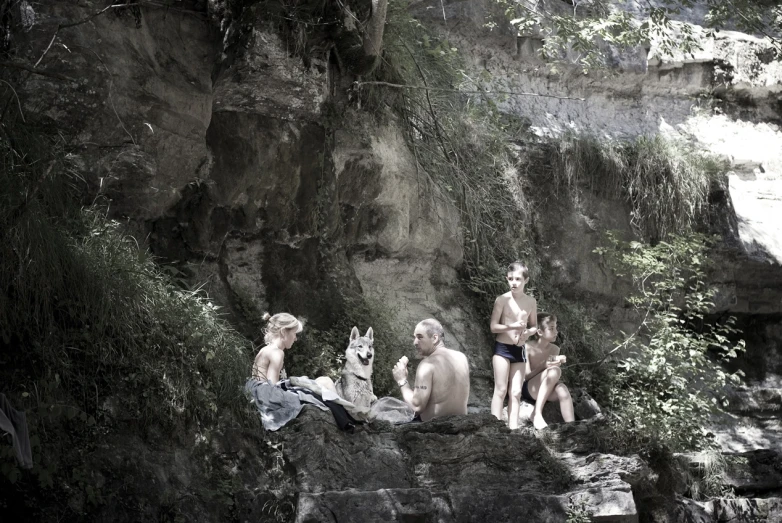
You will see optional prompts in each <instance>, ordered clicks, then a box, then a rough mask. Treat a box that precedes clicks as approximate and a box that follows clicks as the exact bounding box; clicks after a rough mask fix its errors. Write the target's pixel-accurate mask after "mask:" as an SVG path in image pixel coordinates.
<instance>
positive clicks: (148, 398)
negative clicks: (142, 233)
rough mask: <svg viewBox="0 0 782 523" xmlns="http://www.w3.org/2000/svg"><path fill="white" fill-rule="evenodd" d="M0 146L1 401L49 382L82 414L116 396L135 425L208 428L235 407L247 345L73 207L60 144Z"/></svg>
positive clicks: (113, 230) (22, 136)
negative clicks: (6, 393)
mask: <svg viewBox="0 0 782 523" xmlns="http://www.w3.org/2000/svg"><path fill="white" fill-rule="evenodd" d="M9 129H10V131H11V132H9V134H7V135H4V136H2V137H0V162H2V163H0V166H2V169H1V170H0V204H2V205H0V208H2V211H0V231H2V233H1V234H2V241H0V346H2V348H3V352H4V353H5V355H6V356H5V357H7V358H8V359H9V360H10V362H11V363H12V364H13V365H12V367H11V368H16V369H18V370H17V372H15V373H14V375H13V376H6V379H5V380H4V385H5V388H6V390H10V389H14V390H24V389H27V390H32V388H33V387H35V386H36V383H37V382H39V381H41V380H48V379H52V378H53V377H54V375H55V374H56V378H57V380H58V382H59V383H62V387H61V389H62V391H63V392H64V393H65V394H66V395H67V396H68V397H69V399H70V400H71V401H73V402H75V403H77V404H78V405H79V408H81V409H83V410H86V411H90V412H92V411H95V410H96V408H97V407H98V405H97V403H98V401H99V400H100V399H105V398H107V397H116V398H117V399H119V400H120V403H121V404H124V405H125V406H126V407H127V410H128V411H129V412H132V413H133V414H134V415H135V416H138V417H140V418H141V419H144V420H149V421H158V422H171V421H174V420H176V419H199V420H206V419H211V418H214V417H215V416H216V415H217V413H218V412H219V411H221V410H223V409H226V408H231V409H234V408H238V407H239V405H240V398H241V397H242V396H241V392H240V387H241V385H242V383H243V379H244V377H245V376H246V375H247V374H248V373H249V362H250V360H251V357H252V352H251V350H250V348H249V346H250V343H249V342H248V341H247V340H246V339H244V338H243V337H242V336H240V335H239V334H237V333H236V332H235V331H234V330H233V329H232V328H230V327H229V326H228V325H227V324H226V323H225V322H224V321H223V320H222V319H221V318H220V317H219V314H218V313H217V307H214V306H213V305H212V304H211V303H210V302H209V301H208V299H207V297H205V296H204V295H202V294H200V293H198V292H191V291H187V290H183V289H180V288H177V287H176V286H175V285H173V284H172V283H171V282H170V281H169V279H168V278H167V276H165V275H164V273H163V272H162V271H161V270H160V269H159V268H158V266H157V265H156V264H155V262H154V260H152V258H151V257H150V256H149V255H148V254H147V252H146V251H145V250H144V249H142V248H140V247H139V245H138V244H137V243H136V242H135V240H134V239H133V238H132V237H131V236H129V235H127V234H125V233H124V232H123V229H122V227H121V225H120V224H119V223H117V222H116V221H112V220H110V219H108V218H107V216H106V214H105V212H104V211H103V210H102V209H101V208H100V206H98V205H88V206H83V205H82V203H83V202H82V201H81V197H82V196H83V194H84V191H83V188H84V184H83V182H82V181H81V180H80V179H79V177H78V175H77V174H76V172H75V170H74V169H73V168H72V167H71V166H70V164H69V162H68V160H67V158H68V156H67V144H66V143H65V142H64V141H63V139H62V138H61V137H60V136H59V135H57V134H52V133H49V132H47V131H46V130H45V129H36V128H32V127H30V126H26V125H21V124H20V125H16V126H14V127H13V128H9Z"/></svg>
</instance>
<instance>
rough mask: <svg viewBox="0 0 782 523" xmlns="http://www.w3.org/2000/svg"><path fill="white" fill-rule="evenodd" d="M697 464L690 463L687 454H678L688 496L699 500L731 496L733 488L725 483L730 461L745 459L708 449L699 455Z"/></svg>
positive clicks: (744, 459)
mask: <svg viewBox="0 0 782 523" xmlns="http://www.w3.org/2000/svg"><path fill="white" fill-rule="evenodd" d="M698 458H699V459H698V460H697V462H696V464H693V463H690V462H689V460H688V459H687V457H686V456H678V457H677V460H678V462H679V467H680V470H682V472H683V475H684V481H685V483H686V485H687V496H688V497H690V498H692V499H694V500H698V501H703V500H707V499H709V498H711V497H720V498H730V497H733V496H734V493H733V489H732V488H730V487H727V486H726V485H725V483H726V481H725V476H726V472H727V469H728V467H729V465H730V463H729V460H730V461H735V460H743V461H745V462H746V459H747V458H744V457H736V456H731V457H726V456H725V455H724V454H723V453H722V451H721V450H719V449H706V450H705V451H703V452H701V453H700V455H699V456H698Z"/></svg>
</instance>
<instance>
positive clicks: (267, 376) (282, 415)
mask: <svg viewBox="0 0 782 523" xmlns="http://www.w3.org/2000/svg"><path fill="white" fill-rule="evenodd" d="M264 320H266V328H265V329H264V341H265V342H266V345H265V346H264V347H263V348H262V349H261V350H260V351H258V354H257V355H256V356H255V361H254V362H253V368H252V377H251V378H250V379H249V380H248V381H247V384H246V385H245V390H246V391H247V394H248V395H249V397H250V400H251V401H252V403H254V404H255V406H256V408H257V409H258V412H260V414H261V422H262V423H263V426H264V428H265V429H266V430H277V429H279V428H280V427H282V426H284V425H285V424H286V423H288V422H289V421H290V420H292V419H293V418H295V417H296V416H298V414H299V412H300V411H301V409H302V407H303V405H302V402H301V401H300V400H299V396H298V395H297V394H295V393H293V392H290V391H288V390H284V389H283V387H281V386H280V375H281V374H283V373H284V371H283V370H282V368H283V362H284V361H285V351H286V350H289V349H290V348H291V347H292V346H293V344H294V343H295V342H296V335H297V334H298V333H300V332H301V331H302V330H303V328H304V325H303V323H302V321H301V320H299V319H298V318H296V317H295V316H292V315H290V314H288V313H286V312H281V313H279V314H275V315H274V316H270V315H269V314H268V313H266V314H264Z"/></svg>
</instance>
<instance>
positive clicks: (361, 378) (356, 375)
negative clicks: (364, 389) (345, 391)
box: [351, 372, 367, 381]
mask: <svg viewBox="0 0 782 523" xmlns="http://www.w3.org/2000/svg"><path fill="white" fill-rule="evenodd" d="M351 374H352V375H354V376H355V377H357V378H358V379H360V380H364V381H367V379H366V378H365V377H364V376H359V375H358V374H356V373H355V372H351Z"/></svg>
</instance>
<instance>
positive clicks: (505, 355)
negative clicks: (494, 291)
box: [490, 261, 538, 429]
mask: <svg viewBox="0 0 782 523" xmlns="http://www.w3.org/2000/svg"><path fill="white" fill-rule="evenodd" d="M506 278H507V280H508V286H509V287H510V291H509V292H506V293H505V294H503V295H501V296H498V297H497V299H496V300H495V301H494V309H493V310H492V313H491V325H490V328H491V332H492V333H494V334H496V335H497V337H496V338H495V342H494V356H492V360H491V362H492V366H493V367H494V395H493V396H492V399H491V413H492V414H494V416H496V417H497V419H501V418H502V406H503V404H504V403H505V396H506V395H507V394H508V384H510V391H511V395H510V399H509V401H508V427H509V428H511V429H517V428H519V407H520V405H521V385H522V383H523V381H524V371H525V369H526V361H527V354H526V350H525V348H524V343H525V342H526V341H527V338H529V337H530V336H532V335H533V334H535V332H536V326H537V322H538V305H537V302H536V301H535V298H533V297H532V296H529V295H527V294H524V286H525V285H526V284H527V282H528V281H529V271H528V269H527V267H526V266H525V265H524V264H523V263H521V262H518V261H517V262H513V263H511V264H510V265H509V266H508V273H507V275H506Z"/></svg>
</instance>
